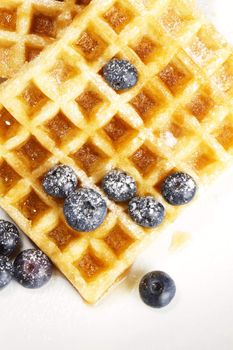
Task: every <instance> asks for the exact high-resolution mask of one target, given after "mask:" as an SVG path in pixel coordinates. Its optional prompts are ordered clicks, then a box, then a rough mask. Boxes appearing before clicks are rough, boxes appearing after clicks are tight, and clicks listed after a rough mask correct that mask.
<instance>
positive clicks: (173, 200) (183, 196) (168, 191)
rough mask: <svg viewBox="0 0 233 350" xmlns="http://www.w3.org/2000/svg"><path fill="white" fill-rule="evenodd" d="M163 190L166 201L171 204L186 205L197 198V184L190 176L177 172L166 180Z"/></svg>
mask: <svg viewBox="0 0 233 350" xmlns="http://www.w3.org/2000/svg"><path fill="white" fill-rule="evenodd" d="M161 190H162V195H163V197H164V199H165V200H166V201H167V202H168V203H169V204H171V205H184V204H187V203H189V202H190V201H191V200H192V199H193V197H194V196H195V194H196V190H197V184H196V182H195V180H194V179H193V178H192V177H191V176H190V175H188V174H186V173H183V172H176V173H173V174H171V175H169V176H168V177H167V178H166V179H165V180H164V182H163V184H162V188H161Z"/></svg>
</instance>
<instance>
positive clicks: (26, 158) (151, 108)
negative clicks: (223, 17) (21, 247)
mask: <svg viewBox="0 0 233 350" xmlns="http://www.w3.org/2000/svg"><path fill="white" fill-rule="evenodd" d="M113 57H120V58H125V59H128V60H130V61H131V62H132V63H133V64H134V65H135V66H136V67H137V69H138V72H139V82H138V84H137V85H136V86H135V87H134V88H132V89H130V90H129V91H125V92H121V93H116V92H115V91H113V90H112V89H111V88H110V87H109V86H108V85H107V84H106V82H105V81H104V80H103V77H102V68H103V66H104V65H105V64H106V62H108V61H109V60H110V59H111V58H113ZM232 59H233V55H232V49H231V47H230V46H228V45H227V43H226V42H225V41H224V40H223V39H222V38H221V37H220V35H219V34H218V33H217V32H216V30H215V29H214V28H213V27H212V25H210V24H209V23H208V22H206V20H205V19H204V18H202V16H201V15H199V13H198V12H197V11H196V9H195V8H194V6H193V2H192V1H182V0H172V1H171V0H170V1H169V0H157V1H153V0H145V1H140V0H137V1H136V0H124V1H121V0H106V1H100V0H93V1H91V2H90V4H89V6H88V8H87V9H86V11H84V12H83V13H81V14H80V16H79V18H78V20H74V22H73V23H72V24H71V26H70V27H69V28H68V29H67V30H66V32H65V33H64V34H63V36H62V37H61V38H60V40H58V41H57V42H55V43H54V44H53V45H51V46H50V47H49V48H48V49H47V50H46V52H44V53H42V54H41V55H40V56H39V57H38V58H37V59H36V60H34V62H31V63H30V64H29V65H28V66H27V68H26V69H22V70H21V71H20V73H18V74H17V76H16V78H15V79H13V80H11V81H9V82H6V83H4V84H3V85H2V88H1V89H0V103H1V110H0V141H1V143H0V157H1V158H0V194H1V197H0V205H1V206H2V208H4V209H5V210H6V212H7V213H8V214H9V215H10V216H11V217H12V218H13V220H15V222H16V223H17V224H18V225H19V226H20V227H21V228H22V230H23V231H24V232H25V233H26V234H27V235H28V236H29V237H30V238H31V239H32V240H33V241H34V242H35V243H36V244H37V245H38V246H39V247H40V248H41V249H42V250H43V251H44V252H45V253H46V254H47V255H48V256H49V257H50V258H51V259H52V260H53V262H54V263H55V264H56V265H57V266H58V268H59V269H60V270H61V271H62V272H63V273H64V274H65V275H66V277H67V278H68V280H69V281H70V282H71V283H72V284H73V285H74V286H75V287H76V288H77V290H78V291H79V293H80V294H81V295H82V297H83V298H84V299H85V300H86V301H88V302H89V303H95V302H96V301H97V300H98V299H99V298H100V297H101V296H102V295H103V294H104V293H105V292H106V291H107V290H108V289H109V288H110V287H111V286H112V285H113V284H114V282H115V281H116V280H119V278H120V277H121V276H122V275H124V273H126V271H127V270H128V269H129V267H130V266H131V265H132V263H133V262H134V261H135V259H136V257H137V256H138V254H139V252H141V251H142V249H144V248H145V246H146V244H147V243H149V242H150V240H151V239H152V238H153V237H155V236H156V235H157V234H158V233H159V232H161V231H162V230H163V229H164V227H167V225H168V224H169V223H171V222H172V221H173V220H174V218H175V217H176V216H177V214H178V212H179V211H180V209H178V208H176V207H172V206H170V205H168V204H167V203H165V202H164V200H163V198H162V197H161V194H160V184H161V181H162V179H163V178H164V177H165V176H167V175H168V174H169V173H170V172H172V171H174V170H182V171H186V172H187V173H189V174H190V175H192V176H193V177H194V178H195V179H196V181H197V183H198V184H199V186H201V185H202V184H205V183H209V182H210V180H211V179H212V178H214V177H215V175H218V174H219V173H220V172H221V171H222V170H223V169H225V167H226V166H227V165H228V164H229V163H231V162H232V155H233V124H232V118H233V115H232V93H233V63H232ZM59 163H65V164H68V165H70V166H72V167H73V168H74V169H75V170H76V171H77V174H78V176H79V178H80V185H82V186H89V187H92V188H95V189H97V190H98V191H101V189H100V186H99V184H100V181H101V179H102V178H103V176H104V175H105V174H106V172H108V171H109V170H110V169H112V168H115V167H118V168H121V169H123V170H125V171H127V172H129V173H130V174H131V175H132V176H133V177H134V178H135V179H136V181H137V183H138V189H139V194H140V195H146V194H152V195H154V196H156V197H157V198H158V199H159V200H160V201H161V202H163V204H164V206H165V207H166V211H167V215H166V219H165V221H164V223H163V225H162V226H161V227H159V228H156V229H153V230H149V229H144V228H142V227H139V226H137V225H136V224H135V223H134V222H132V221H131V219H130V218H129V216H128V214H127V210H126V207H125V206H124V205H118V204H115V203H113V202H111V201H109V200H108V199H106V201H107V205H108V214H107V217H106V219H105V221H104V223H103V225H101V227H100V228H99V229H97V230H96V231H94V232H92V233H85V234H83V233H79V232H76V231H73V230H72V229H71V228H69V227H68V226H67V225H66V223H65V221H64V217H63V213H62V202H61V201H57V200H53V199H52V198H49V197H48V196H47V195H46V194H45V193H44V191H43V189H42V187H41V178H42V177H43V175H44V174H45V173H46V172H47V171H48V170H49V169H50V168H51V167H52V166H54V165H55V164H59ZM102 194H103V193H102ZM103 196H104V194H103Z"/></svg>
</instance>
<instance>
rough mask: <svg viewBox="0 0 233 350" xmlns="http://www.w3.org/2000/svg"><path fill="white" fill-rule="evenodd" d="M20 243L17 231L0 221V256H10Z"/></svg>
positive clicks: (6, 222) (11, 225) (10, 224)
mask: <svg viewBox="0 0 233 350" xmlns="http://www.w3.org/2000/svg"><path fill="white" fill-rule="evenodd" d="M19 243H20V238H19V231H18V229H17V227H16V226H15V225H13V224H12V223H11V222H9V221H5V220H0V254H2V255H11V254H12V253H13V252H14V251H15V250H16V248H17V247H18V245H19Z"/></svg>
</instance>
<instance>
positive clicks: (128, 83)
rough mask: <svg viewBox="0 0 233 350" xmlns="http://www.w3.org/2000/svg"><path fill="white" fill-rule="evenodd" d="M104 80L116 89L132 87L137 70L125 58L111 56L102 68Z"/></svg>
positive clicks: (135, 79) (135, 80)
mask: <svg viewBox="0 0 233 350" xmlns="http://www.w3.org/2000/svg"><path fill="white" fill-rule="evenodd" d="M103 76H104V79H105V80H106V82H107V83H108V84H109V85H110V86H111V87H112V88H113V89H114V90H116V91H120V90H125V89H129V88H132V87H133V86H135V85H136V84H137V81H138V71H137V69H136V68H135V67H134V66H133V65H132V63H130V62H129V61H127V60H119V59H116V58H113V59H112V60H111V61H109V62H108V63H107V64H106V65H105V66H104V68H103Z"/></svg>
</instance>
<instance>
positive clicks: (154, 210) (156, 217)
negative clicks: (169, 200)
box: [128, 196, 165, 228]
mask: <svg viewBox="0 0 233 350" xmlns="http://www.w3.org/2000/svg"><path fill="white" fill-rule="evenodd" d="M128 210H129V214H130V216H131V218H132V219H133V220H134V221H135V222H136V223H137V224H138V225H140V226H143V227H148V228H154V227H157V226H159V225H160V224H161V223H162V222H163V219H164V217H165V208H164V206H163V205H162V204H161V203H160V202H158V201H157V200H156V199H155V198H154V197H152V196H146V197H134V198H133V199H132V200H131V201H130V202H129V209H128Z"/></svg>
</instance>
